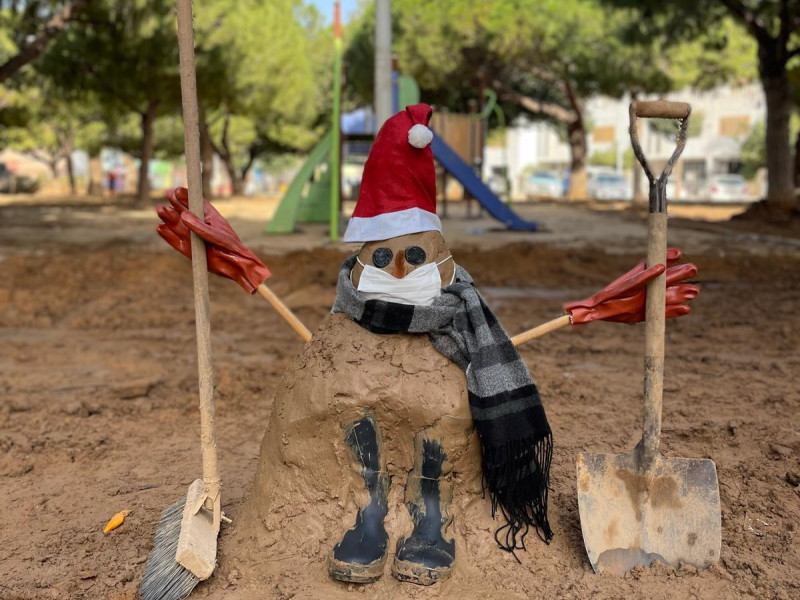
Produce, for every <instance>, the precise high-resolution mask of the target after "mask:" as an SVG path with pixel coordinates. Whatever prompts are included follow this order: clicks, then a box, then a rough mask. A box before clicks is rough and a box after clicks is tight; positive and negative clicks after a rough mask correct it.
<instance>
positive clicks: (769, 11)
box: [604, 0, 800, 212]
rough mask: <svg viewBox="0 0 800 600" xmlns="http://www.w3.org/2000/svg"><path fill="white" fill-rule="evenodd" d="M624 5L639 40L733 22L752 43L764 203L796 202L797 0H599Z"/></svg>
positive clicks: (674, 37)
mask: <svg viewBox="0 0 800 600" xmlns="http://www.w3.org/2000/svg"><path fill="white" fill-rule="evenodd" d="M604 1H605V2H607V3H608V4H610V5H614V6H621V5H622V6H626V7H630V8H631V9H633V10H635V11H637V12H638V14H639V15H640V17H641V18H639V19H638V21H637V22H636V25H635V27H634V28H632V30H631V31H630V32H629V33H630V34H631V35H632V36H633V37H634V38H638V39H640V40H642V39H645V40H653V39H660V40H662V42H663V43H665V44H666V43H669V42H670V41H681V40H686V39H696V38H698V37H700V36H702V35H704V32H707V31H713V30H714V29H715V28H718V27H720V26H721V25H720V24H721V23H722V22H723V21H724V19H725V18H732V19H734V20H735V21H737V22H738V23H739V24H740V25H741V26H742V27H743V28H744V29H745V31H746V32H747V34H748V35H749V36H750V37H751V38H752V39H753V40H754V41H755V43H756V46H757V59H758V76H759V79H760V81H761V85H762V87H763V88H764V94H765V97H766V104H767V118H766V136H765V150H766V164H767V177H768V182H769V190H768V194H767V203H768V205H769V206H772V207H774V208H775V210H777V211H779V212H784V211H786V210H787V209H789V208H790V207H792V206H796V203H797V201H796V199H795V196H794V182H793V172H794V166H793V163H792V153H791V151H790V146H789V121H790V115H791V113H792V110H793V108H794V107H796V104H793V101H792V92H791V84H790V76H789V73H790V71H791V69H792V68H796V66H795V67H792V65H797V63H798V60H800V0H719V1H715V0H674V1H673V2H662V1H659V0H604Z"/></svg>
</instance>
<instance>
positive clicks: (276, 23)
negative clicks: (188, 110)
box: [195, 0, 332, 194]
mask: <svg viewBox="0 0 800 600" xmlns="http://www.w3.org/2000/svg"><path fill="white" fill-rule="evenodd" d="M195 26H196V31H197V38H196V39H197V73H198V93H199V96H200V105H201V120H202V124H201V138H202V139H203V141H204V142H205V143H206V144H205V145H206V146H207V147H209V148H213V150H214V151H215V152H216V153H217V154H219V156H220V158H221V159H222V162H223V164H224V165H225V168H226V170H227V171H228V175H229V177H230V179H231V182H232V184H233V191H234V194H241V193H242V192H243V186H244V181H245V179H246V177H247V174H248V172H249V171H250V169H251V167H252V165H253V164H254V163H255V161H256V160H257V159H258V158H259V157H261V156H262V155H263V154H264V153H266V152H269V151H288V150H296V149H306V148H308V147H309V146H310V145H311V144H312V143H313V142H314V141H315V139H316V137H317V136H318V134H319V132H320V130H321V127H320V125H321V124H322V123H324V121H323V120H322V116H323V115H324V113H325V112H326V108H327V106H328V100H327V99H328V91H327V90H328V88H329V81H330V74H329V73H330V68H331V67H330V63H331V58H330V57H331V54H332V53H331V48H332V40H331V37H330V34H329V32H327V31H326V30H323V29H322V27H321V25H320V19H319V14H318V13H317V12H316V10H315V9H313V7H307V6H305V5H303V3H302V2H300V1H299V0H275V1H271V2H266V1H264V0H203V1H202V2H199V3H198V6H197V10H196V20H195ZM265 32H269V35H266V36H265Z"/></svg>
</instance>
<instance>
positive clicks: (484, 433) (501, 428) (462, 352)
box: [332, 256, 553, 552]
mask: <svg viewBox="0 0 800 600" xmlns="http://www.w3.org/2000/svg"><path fill="white" fill-rule="evenodd" d="M355 264H356V258H355V256H353V257H351V258H348V259H347V260H345V261H344V263H343V264H342V267H341V269H340V270H339V281H338V284H337V288H336V302H335V303H334V305H333V310H332V312H335V313H336V312H340V313H344V314H346V315H347V316H349V317H350V318H351V319H353V320H354V321H355V322H356V323H358V324H359V325H361V326H362V327H364V328H366V329H368V330H369V331H371V332H373V333H382V334H383V333H420V334H422V333H426V334H428V336H429V337H430V340H431V342H432V343H433V347H434V348H436V350H438V351H439V352H441V353H442V354H444V355H445V356H446V357H447V358H449V359H450V360H452V361H453V362H454V363H456V364H457V365H458V366H459V367H461V368H462V369H463V370H464V372H465V374H466V377H467V390H468V394H469V405H470V410H471V412H472V420H473V421H474V422H475V427H476V428H477V430H478V435H479V437H480V440H481V449H482V453H483V459H482V463H483V479H484V484H485V486H486V488H488V490H489V497H490V498H491V501H492V516H494V514H495V513H496V511H497V508H498V507H499V508H500V510H501V512H502V513H503V516H504V517H505V520H506V524H505V525H503V526H501V527H500V528H499V529H498V530H497V531H496V532H495V539H496V540H497V543H498V544H499V545H500V547H501V548H502V549H504V550H508V551H509V552H513V551H514V550H517V549H524V548H525V535H526V534H527V533H528V529H529V527H530V526H531V525H532V526H534V527H535V528H536V530H537V532H538V534H539V536H540V537H541V538H542V539H543V540H545V541H547V542H549V541H550V539H551V538H552V537H553V533H552V531H551V530H550V525H549V523H548V522H547V493H548V486H549V479H550V460H551V458H552V454H553V440H552V434H551V431H550V426H549V425H548V423H547V417H546V416H545V413H544V407H543V406H542V400H541V398H540V397H539V391H538V390H537V389H536V384H535V383H534V382H533V379H531V376H530V374H529V373H528V369H527V368H526V367H525V364H524V363H523V362H522V359H521V358H520V356H519V353H518V352H517V350H516V348H515V347H514V345H513V344H512V343H511V340H510V339H509V338H508V335H507V334H506V332H505V331H503V328H502V327H501V326H500V324H499V323H498V321H497V318H496V317H495V316H494V314H493V313H492V311H491V310H490V309H489V307H488V306H486V304H485V303H484V301H483V298H481V296H480V294H479V293H478V290H476V289H475V287H474V285H473V282H472V278H471V277H470V276H469V273H467V272H466V271H465V270H464V269H462V268H461V267H460V266H456V276H455V282H454V283H453V284H451V285H449V286H447V287H445V288H442V295H441V296H439V297H438V298H437V299H436V300H435V301H434V302H433V304H432V305H430V306H418V305H408V304H397V303H394V302H385V301H382V300H366V299H365V298H364V296H363V295H362V294H361V293H360V292H359V291H358V290H356V289H355V287H354V286H353V283H352V282H351V280H350V271H351V270H352V268H353V266H354V265H355Z"/></svg>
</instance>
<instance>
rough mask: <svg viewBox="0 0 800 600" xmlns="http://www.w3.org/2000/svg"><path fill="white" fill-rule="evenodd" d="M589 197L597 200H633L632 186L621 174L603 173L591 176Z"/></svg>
mask: <svg viewBox="0 0 800 600" xmlns="http://www.w3.org/2000/svg"><path fill="white" fill-rule="evenodd" d="M588 189H589V196H590V197H591V198H594V199H595V200H632V199H633V193H632V190H631V184H630V183H628V181H627V180H626V179H625V177H623V176H622V174H621V173H615V172H608V173H606V172H601V173H592V174H590V176H589V183H588Z"/></svg>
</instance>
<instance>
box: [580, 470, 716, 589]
mask: <svg viewBox="0 0 800 600" xmlns="http://www.w3.org/2000/svg"><path fill="white" fill-rule="evenodd" d="M577 467H578V508H579V510H580V517H581V530H582V532H583V540H584V543H585V544H586V552H587V553H588V555H589V561H590V562H591V563H592V568H593V569H594V570H595V572H596V573H612V574H615V575H620V576H621V575H623V574H624V573H625V572H627V571H629V570H631V569H633V568H634V567H636V566H639V565H642V566H650V565H651V564H652V563H653V562H655V561H659V562H662V563H664V564H667V565H671V566H673V567H675V568H677V567H679V566H680V565H681V563H686V564H690V565H694V566H695V567H697V568H699V569H703V568H707V567H709V566H710V565H711V564H713V563H715V562H716V561H717V560H719V552H720V545H721V543H722V527H721V523H720V514H721V513H720V504H719V485H718V482H717V469H716V467H715V465H714V462H713V461H711V460H708V459H692V458H665V457H659V458H658V460H657V461H656V462H655V464H654V465H653V466H652V467H651V468H650V469H648V470H644V471H640V470H638V469H637V468H636V464H635V461H634V457H633V455H631V454H579V455H578V460H577Z"/></svg>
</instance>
